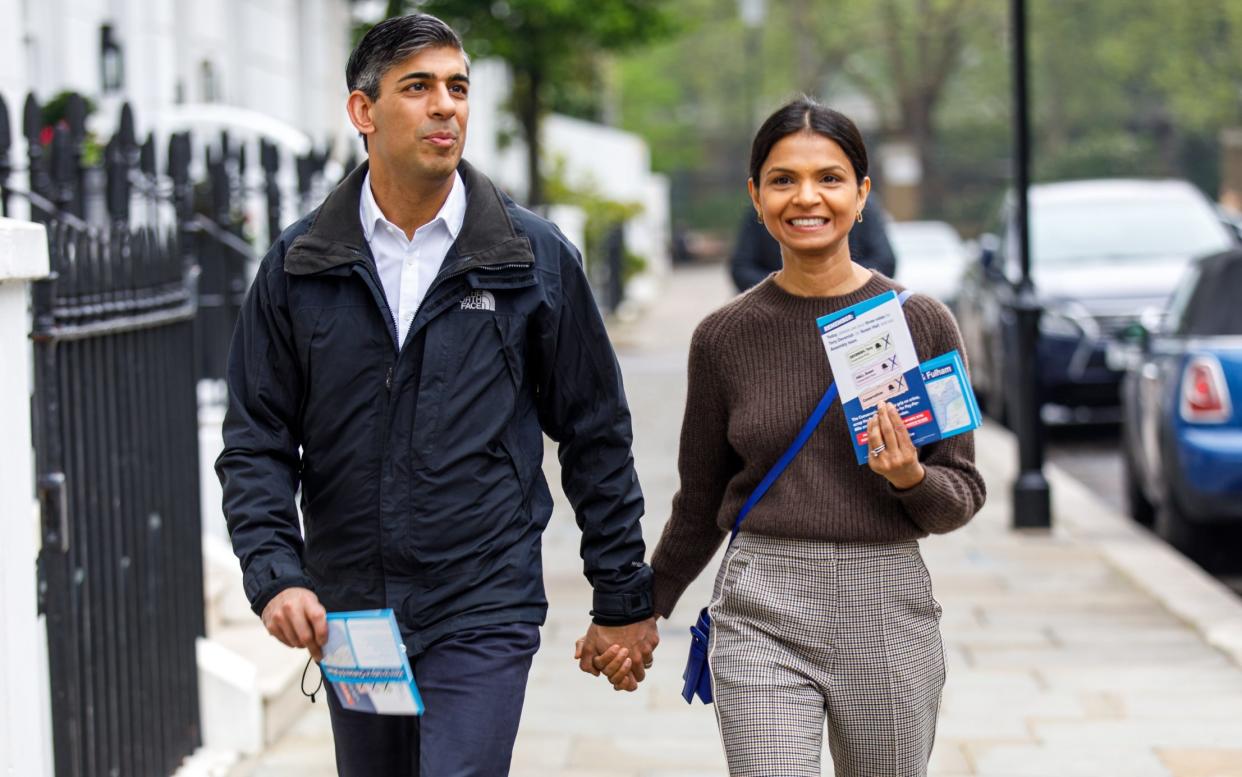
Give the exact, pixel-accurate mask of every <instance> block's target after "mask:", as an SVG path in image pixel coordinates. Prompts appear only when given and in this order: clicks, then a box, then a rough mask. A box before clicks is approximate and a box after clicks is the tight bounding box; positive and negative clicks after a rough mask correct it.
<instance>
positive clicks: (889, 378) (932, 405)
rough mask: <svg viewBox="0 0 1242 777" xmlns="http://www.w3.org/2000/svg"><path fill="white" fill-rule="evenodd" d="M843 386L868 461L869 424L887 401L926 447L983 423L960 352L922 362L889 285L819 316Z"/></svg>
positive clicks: (858, 447) (861, 458)
mask: <svg viewBox="0 0 1242 777" xmlns="http://www.w3.org/2000/svg"><path fill="white" fill-rule="evenodd" d="M815 323H816V326H817V327H819V333H820V337H821V339H822V340H823V343H824V350H825V351H827V353H828V363H829V365H830V366H831V367H832V374H833V377H834V378H835V380H836V382H837V388H838V390H839V391H840V393H841V406H842V408H843V409H844V410H845V420H846V423H847V424H848V425H849V432H850V438H851V440H852V442H853V444H854V454H855V456H856V457H857V459H858V463H859V464H865V463H866V462H867V454H868V452H869V451H868V449H867V423H868V422H869V421H870V420H871V418H872V417H873V416H874V415H875V408H876V406H878V405H879V404H880V403H881V402H885V401H887V402H891V403H892V404H893V406H894V407H896V408H897V412H898V414H899V415H900V416H901V418H902V421H904V422H905V425H906V429H907V430H909V432H910V439H911V441H912V442H913V443H914V445H915V446H916V447H917V446H922V445H927V444H928V443H932V442H935V441H937V440H942V439H945V438H946V437H952V436H953V435H955V434H961V433H963V432H968V431H970V430H972V429H975V428H978V426H979V424H980V423H981V422H982V416H981V415H980V413H979V404H978V402H977V401H976V400H975V394H974V389H972V388H971V385H970V380H969V379H968V378H967V376H966V369H965V366H964V364H963V363H962V358H961V355H960V354H959V353H958V352H957V351H950V352H949V353H946V354H942V355H940V356H937V357H935V358H934V359H929V360H927V361H925V362H921V363H920V362H919V360H918V355H917V354H916V352H915V349H914V340H913V339H912V338H911V337H910V328H909V327H908V326H907V325H906V317H905V315H904V314H903V313H902V310H901V303H900V302H899V301H898V299H897V294H896V292H892V291H889V292H885V293H884V294H880V295H878V296H876V297H872V298H871V299H868V300H863V301H862V302H860V303H858V304H857V305H851V306H850V307H848V308H843V309H841V310H838V311H836V312H835V313H831V314H829V315H826V316H820V317H819V318H818V319H816V321H815Z"/></svg>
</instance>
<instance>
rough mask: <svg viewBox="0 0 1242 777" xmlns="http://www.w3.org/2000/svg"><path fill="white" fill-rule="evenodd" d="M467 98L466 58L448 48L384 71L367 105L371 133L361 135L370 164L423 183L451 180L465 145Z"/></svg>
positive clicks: (424, 52)
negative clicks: (375, 98) (372, 100)
mask: <svg viewBox="0 0 1242 777" xmlns="http://www.w3.org/2000/svg"><path fill="white" fill-rule="evenodd" d="M469 93H470V79H469V77H468V76H467V74H466V59H465V57H464V56H463V55H462V52H460V51H458V50H457V49H455V48H452V47H450V46H440V47H436V48H430V49H424V50H422V51H420V52H418V53H417V54H414V55H413V56H411V57H409V58H408V59H406V60H404V61H403V62H400V63H398V64H397V65H395V66H393V67H392V68H390V69H389V70H388V72H387V73H385V74H384V75H383V77H382V78H381V79H380V93H379V99H377V100H375V101H374V102H372V103H371V106H370V119H371V125H372V126H371V131H370V132H367V131H366V130H365V129H363V130H362V131H363V132H364V134H366V136H367V151H368V153H369V155H370V156H371V158H372V160H373V163H374V162H379V163H380V164H383V165H384V166H385V167H387V168H388V169H389V170H392V171H394V172H395V173H397V174H399V175H407V176H412V177H415V178H419V179H423V180H432V181H434V180H441V179H444V178H447V177H448V176H450V175H452V174H453V171H454V170H456V169H457V163H458V162H459V161H460V160H461V153H462V149H463V148H464V147H465V145H466V120H467V118H468V117H469V114H470V103H469V99H468V97H469ZM360 129H362V128H360Z"/></svg>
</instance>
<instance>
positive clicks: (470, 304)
mask: <svg viewBox="0 0 1242 777" xmlns="http://www.w3.org/2000/svg"><path fill="white" fill-rule="evenodd" d="M461 309H462V310H491V311H495V310H496V298H495V297H494V296H492V293H491V292H490V291H472V292H470V293H469V294H467V295H466V296H464V297H462V298H461Z"/></svg>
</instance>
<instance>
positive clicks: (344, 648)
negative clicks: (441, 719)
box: [319, 610, 423, 715]
mask: <svg viewBox="0 0 1242 777" xmlns="http://www.w3.org/2000/svg"><path fill="white" fill-rule="evenodd" d="M319 668H320V670H321V671H322V672H323V677H324V680H326V681H327V683H328V685H330V686H332V692H333V693H335V694H336V698H337V701H339V702H340V703H341V706H342V707H344V708H345V709H349V710H355V711H357V712H370V713H373V714H376V715H422V714H423V699H422V696H420V695H419V693H418V686H417V685H416V684H415V683H414V672H413V671H411V669H410V660H409V658H408V657H407V656H406V654H405V645H403V644H401V632H400V631H399V630H398V629H397V619H396V617H394V616H393V612H392V610H355V611H352V612H330V613H328V642H327V644H326V645H324V647H323V660H322V661H320V662H319Z"/></svg>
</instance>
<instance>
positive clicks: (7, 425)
mask: <svg viewBox="0 0 1242 777" xmlns="http://www.w3.org/2000/svg"><path fill="white" fill-rule="evenodd" d="M47 274H48V254H47V236H46V234H45V233H44V230H43V227H42V226H40V225H38V224H31V223H27V222H23V221H15V220H12V219H3V218H0V364H3V365H5V368H4V375H3V377H2V378H0V407H3V408H4V419H5V421H4V434H3V436H0V522H2V524H3V533H4V541H3V542H0V623H3V624H4V628H3V630H0V774H13V775H18V774H20V775H31V777H50V775H51V774H52V724H51V696H50V690H49V684H48V669H47V632H46V631H45V630H44V623H43V618H42V617H41V616H40V615H39V614H38V612H37V607H36V595H37V591H36V585H35V561H36V559H37V557H38V554H39V547H40V544H41V543H40V533H39V512H38V506H37V503H36V501H35V496H34V455H33V454H34V451H33V447H32V445H31V435H30V426H31V419H30V393H31V390H32V386H33V378H34V376H33V371H32V369H31V366H32V357H31V350H30V338H29V332H30V316H29V306H28V300H29V287H30V281H31V280H34V279H38V278H44V277H47Z"/></svg>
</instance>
